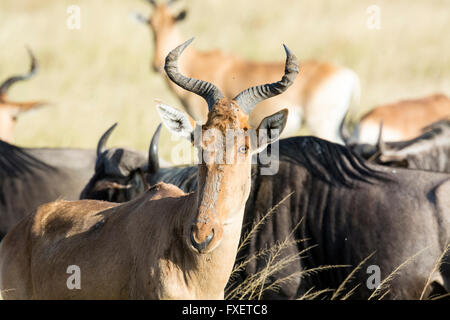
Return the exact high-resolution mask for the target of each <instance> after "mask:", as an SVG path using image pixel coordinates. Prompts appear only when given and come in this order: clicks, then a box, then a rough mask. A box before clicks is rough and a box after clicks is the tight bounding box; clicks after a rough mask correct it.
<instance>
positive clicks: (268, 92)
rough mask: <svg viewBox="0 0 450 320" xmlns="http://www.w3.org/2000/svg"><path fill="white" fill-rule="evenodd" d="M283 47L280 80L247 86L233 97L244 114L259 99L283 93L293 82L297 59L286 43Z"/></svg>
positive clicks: (258, 101)
mask: <svg viewBox="0 0 450 320" xmlns="http://www.w3.org/2000/svg"><path fill="white" fill-rule="evenodd" d="M283 47H284V51H286V64H285V66H284V75H283V77H282V78H281V80H280V81H278V82H275V83H269V84H263V85H259V86H254V87H251V88H248V89H246V90H244V91H242V92H241V93H239V94H238V95H237V96H236V97H235V98H234V99H233V100H234V101H236V103H237V104H238V106H239V107H240V108H241V109H242V110H243V111H244V112H245V113H246V114H250V112H251V111H252V110H253V108H254V107H255V106H256V105H257V104H258V103H260V102H261V101H264V100H266V99H269V98H271V97H274V96H276V95H279V94H281V93H283V92H284V91H286V90H287V88H289V87H290V85H291V84H292V83H293V82H294V80H295V77H296V76H297V74H298V70H299V67H298V61H297V58H296V57H295V55H294V54H293V53H292V52H291V51H290V50H289V48H288V47H286V45H284V44H283Z"/></svg>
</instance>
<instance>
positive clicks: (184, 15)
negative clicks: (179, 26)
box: [174, 10, 187, 22]
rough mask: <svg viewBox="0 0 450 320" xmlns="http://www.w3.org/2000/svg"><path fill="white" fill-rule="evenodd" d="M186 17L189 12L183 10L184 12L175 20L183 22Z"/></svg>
mask: <svg viewBox="0 0 450 320" xmlns="http://www.w3.org/2000/svg"><path fill="white" fill-rule="evenodd" d="M186 15H187V11H186V10H183V11H181V12H180V13H179V14H178V15H177V16H176V17H175V18H174V19H175V21H177V22H178V21H182V20H184V18H186Z"/></svg>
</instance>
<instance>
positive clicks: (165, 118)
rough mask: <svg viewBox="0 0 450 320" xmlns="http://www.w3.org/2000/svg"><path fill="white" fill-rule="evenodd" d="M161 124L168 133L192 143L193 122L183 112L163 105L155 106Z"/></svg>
mask: <svg viewBox="0 0 450 320" xmlns="http://www.w3.org/2000/svg"><path fill="white" fill-rule="evenodd" d="M157 110H158V113H159V116H160V117H161V120H162V122H163V123H164V125H165V126H166V128H167V129H169V131H170V132H172V133H174V134H176V135H179V136H182V137H185V138H186V139H188V140H189V141H192V137H193V134H194V125H195V122H194V120H192V118H191V117H189V116H188V115H187V114H186V113H185V112H182V111H180V110H178V109H175V108H173V107H170V106H168V105H165V104H159V105H158V106H157Z"/></svg>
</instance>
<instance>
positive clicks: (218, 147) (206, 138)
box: [158, 39, 298, 253]
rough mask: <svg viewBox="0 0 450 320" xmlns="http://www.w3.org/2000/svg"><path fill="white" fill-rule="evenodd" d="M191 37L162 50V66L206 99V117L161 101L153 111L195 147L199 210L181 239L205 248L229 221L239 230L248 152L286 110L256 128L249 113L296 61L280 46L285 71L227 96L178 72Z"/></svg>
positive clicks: (290, 77) (292, 71) (279, 123)
mask: <svg viewBox="0 0 450 320" xmlns="http://www.w3.org/2000/svg"><path fill="white" fill-rule="evenodd" d="M192 40H193V39H191V40H189V41H187V42H185V43H183V44H182V45H180V46H178V47H177V48H175V49H173V50H172V51H171V52H170V53H169V54H168V55H167V58H166V62H165V71H166V73H167V75H168V77H169V78H170V79H171V80H172V81H173V82H174V83H176V84H177V85H178V86H180V87H182V88H184V89H186V90H188V91H190V92H193V93H195V94H197V95H199V96H201V97H203V98H204V99H205V100H206V102H207V104H208V117H207V120H206V122H205V123H204V124H196V123H194V121H193V120H192V118H190V117H189V116H188V115H187V114H186V113H184V112H182V111H179V110H177V109H175V108H172V107H170V106H167V105H163V104H160V105H159V106H158V112H159V114H160V116H161V118H162V121H163V123H164V125H165V126H166V127H167V128H168V129H169V131H171V132H172V133H175V134H178V135H180V136H183V137H185V138H187V139H188V140H190V141H191V143H192V144H193V146H194V147H195V148H196V149H197V151H198V157H199V170H198V198H197V205H198V207H197V209H198V210H197V211H196V213H195V217H194V219H193V220H192V221H188V223H187V225H186V227H185V239H186V241H187V243H188V246H189V247H190V248H191V249H192V250H193V251H194V252H198V253H208V252H211V251H212V250H213V249H214V248H216V247H217V246H218V245H219V243H220V242H221V240H222V238H225V237H223V235H224V230H226V229H227V226H229V225H233V226H234V229H233V230H234V232H239V234H240V230H241V227H242V225H241V224H242V216H243V212H244V208H245V202H246V201H247V198H248V195H249V192H250V183H251V179H250V172H251V156H252V154H255V153H257V152H259V151H261V150H262V149H264V148H265V147H266V146H267V145H268V144H270V143H272V142H274V141H276V140H277V139H278V137H279V135H280V134H281V132H282V130H283V129H284V127H285V125H286V120H287V115H288V112H287V109H284V110H281V111H279V112H277V113H275V114H272V115H270V116H268V117H266V118H265V119H263V121H262V122H261V124H260V125H259V127H258V128H257V130H256V131H255V130H254V129H253V128H250V126H249V123H248V119H249V114H250V112H251V111H252V109H253V108H254V107H255V106H256V104H258V103H259V102H261V101H263V100H265V99H268V98H270V97H273V96H276V95H278V94H281V93H282V92H284V91H285V90H286V89H287V88H288V87H289V86H290V85H291V84H292V83H293V81H294V79H295V77H296V75H297V73H298V62H297V59H296V58H295V56H294V55H293V54H292V53H291V52H290V51H289V49H288V48H287V47H286V46H285V47H284V48H285V51H286V55H287V58H286V65H285V74H284V76H283V78H282V79H281V80H280V81H279V82H276V83H272V84H265V85H260V86H255V87H251V88H249V89H246V90H244V91H243V92H241V93H239V94H238V95H237V96H236V97H235V98H233V99H226V98H224V95H223V94H222V93H221V92H220V91H219V89H218V88H217V87H216V86H214V85H213V84H211V83H209V82H206V81H202V80H196V79H193V78H188V77H186V76H184V75H182V74H181V73H180V72H179V70H178V64H177V60H178V58H179V56H180V54H181V53H182V52H183V50H184V49H185V48H186V47H187V46H188V45H189V44H190V43H191V42H192ZM229 228H233V227H229ZM227 232H230V231H227ZM237 238H239V236H238V237H237ZM236 245H237V244H236Z"/></svg>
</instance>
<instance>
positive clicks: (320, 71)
mask: <svg viewBox="0 0 450 320" xmlns="http://www.w3.org/2000/svg"><path fill="white" fill-rule="evenodd" d="M147 2H148V3H149V4H151V5H152V7H153V13H152V14H151V16H150V17H148V18H147V17H145V16H143V15H141V14H137V15H136V17H137V18H138V20H139V21H140V22H143V23H145V24H146V25H148V27H149V28H150V30H151V31H152V34H153V44H154V53H153V60H152V63H151V64H152V68H153V69H154V70H155V71H156V72H161V71H162V66H163V65H164V58H165V56H166V55H167V53H168V52H169V50H170V49H171V48H173V47H174V46H175V45H176V44H178V43H180V42H181V41H182V39H183V36H182V35H181V33H180V31H179V29H178V27H177V23H178V22H179V21H181V20H183V19H184V18H185V17H186V11H182V12H181V13H179V14H174V13H173V12H172V10H171V8H170V4H172V3H173V2H174V1H169V2H168V3H159V4H157V3H156V2H155V1H154V0H148V1H147ZM180 69H181V70H182V71H183V72H184V73H185V74H187V75H189V76H191V77H194V78H197V79H206V80H208V81H210V82H212V83H215V84H216V85H217V87H219V88H220V89H221V90H222V92H223V94H224V95H225V96H226V97H234V96H235V95H236V94H237V93H238V92H239V90H240V88H243V87H244V88H245V87H250V86H255V85H257V84H259V83H264V82H269V81H270V82H272V81H276V79H278V74H280V73H281V72H282V70H283V63H282V62H255V61H247V60H244V59H242V58H240V57H237V56H234V55H231V54H228V53H225V52H223V51H220V50H215V51H198V50H195V49H189V50H187V51H186V53H185V54H184V56H183V59H182V60H181V61H180ZM212 70H214V72H212ZM166 80H167V82H168V85H169V87H170V89H171V91H172V92H173V93H174V94H175V95H176V96H177V97H178V98H179V99H180V101H181V103H182V104H183V106H184V107H185V109H186V110H187V112H188V113H189V115H191V116H192V117H193V118H194V119H195V120H202V121H203V120H205V119H206V115H207V108H206V106H205V104H204V103H203V102H202V101H201V99H200V98H199V97H198V96H196V95H194V94H193V93H191V92H186V91H184V90H182V89H180V88H179V87H177V86H176V85H175V84H174V83H173V82H171V81H170V80H169V79H168V78H167V77H166ZM351 104H359V79H358V77H357V75H356V74H355V73H354V72H353V71H351V70H349V69H347V68H344V67H341V66H337V65H335V64H332V63H329V62H319V61H314V60H312V61H304V62H303V63H302V77H301V79H299V80H298V81H296V82H295V84H293V85H292V87H291V88H289V89H288V90H287V91H286V93H285V94H283V95H280V96H277V97H276V98H273V99H270V100H267V101H264V102H262V103H260V104H259V105H258V106H257V107H256V108H255V109H254V110H253V111H252V113H251V116H250V124H251V125H257V124H258V123H260V122H261V120H262V119H263V118H264V117H266V116H267V115H269V114H272V113H273V112H276V111H278V110H280V108H281V107H287V108H288V110H289V119H288V123H287V125H286V129H285V130H284V133H285V135H286V136H287V135H295V134H297V133H298V130H299V129H300V128H301V127H302V126H303V125H306V127H307V128H308V129H309V130H310V132H311V133H312V134H314V135H317V136H319V137H321V138H324V139H328V140H331V141H339V142H340V141H341V140H340V136H339V124H340V121H341V119H342V118H343V117H344V115H345V113H346V110H347V109H348V108H349V106H350V105H351ZM356 107H357V106H356Z"/></svg>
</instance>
